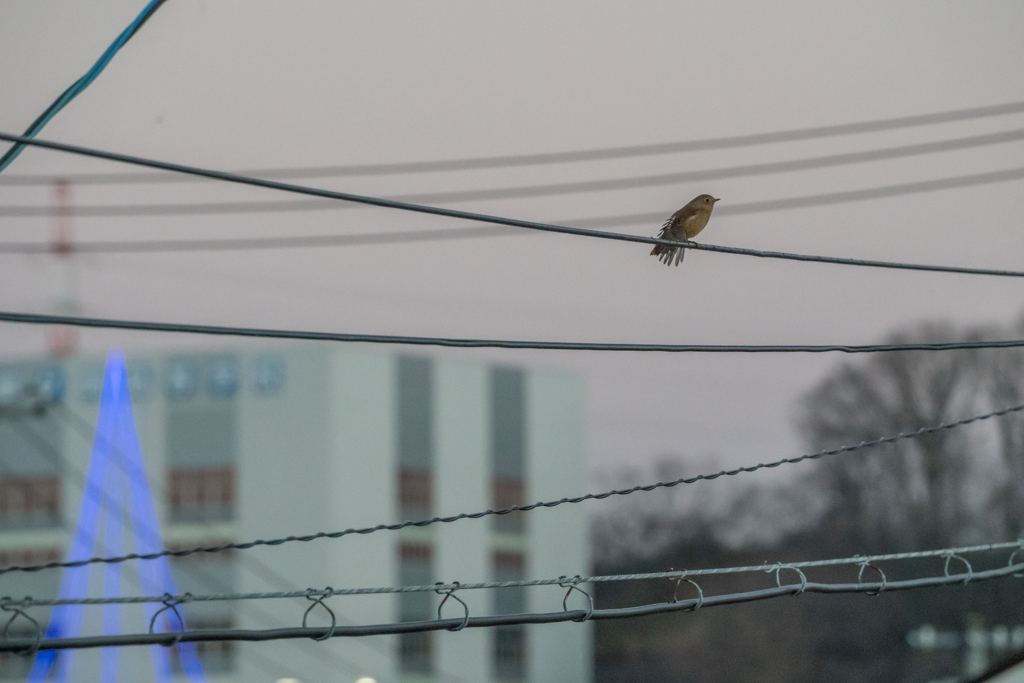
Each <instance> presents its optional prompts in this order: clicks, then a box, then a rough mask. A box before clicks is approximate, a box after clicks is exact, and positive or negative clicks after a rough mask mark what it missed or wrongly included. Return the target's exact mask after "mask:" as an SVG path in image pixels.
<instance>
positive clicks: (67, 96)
mask: <svg viewBox="0 0 1024 683" xmlns="http://www.w3.org/2000/svg"><path fill="white" fill-rule="evenodd" d="M163 4H164V0H151V2H150V3H149V4H148V5H146V8H145V9H143V10H142V13H141V14H139V16H137V17H135V21H133V22H132V23H131V24H129V25H128V28H126V29H125V30H124V31H122V32H121V35H119V36H118V37H117V39H116V40H114V42H113V43H112V44H111V45H110V47H108V48H107V49H106V51H105V52H104V53H103V54H102V55H100V58H99V60H97V62H96V63H95V64H93V65H92V68H91V69H89V70H88V71H87V72H86V73H85V75H84V76H82V77H81V78H79V79H78V80H77V81H75V82H74V83H72V84H71V86H70V87H68V89H67V90H65V91H64V92H63V93H61V95H60V97H58V98H57V99H56V100H54V102H53V104H51V105H50V106H49V107H47V108H46V110H45V111H44V112H43V113H42V114H40V115H39V117H38V118H36V120H35V121H33V122H32V125H30V126H29V127H28V128H27V129H26V130H25V132H24V133H22V136H23V137H26V138H33V137H35V136H36V134H37V133H39V131H41V130H42V129H43V126H45V125H46V124H47V123H49V122H50V119H52V118H53V117H54V116H56V115H57V112H59V111H60V110H61V109H63V108H64V107H65V106H66V105H67V104H68V102H70V101H71V100H73V99H75V98H76V97H77V96H78V95H79V94H80V93H81V92H82V91H83V90H85V89H86V88H88V87H89V84H91V83H92V82H93V81H94V80H96V77H97V76H99V75H100V73H101V72H102V71H103V70H104V69H105V68H106V67H107V64H109V63H110V60H112V59H113V58H114V55H116V54H117V52H118V50H120V49H121V48H122V47H124V44H125V43H127V42H128V41H129V40H130V39H131V38H132V36H134V35H135V34H136V33H138V31H139V29H140V28H142V25H143V24H145V23H146V22H147V21H148V20H149V18H150V17H151V16H153V14H154V13H155V12H156V11H157V10H158V9H160V6H161V5H163ZM24 148H25V143H23V142H17V143H16V144H15V145H14V146H13V147H11V148H10V149H8V150H7V152H5V153H4V155H3V156H2V157H0V172H3V170H4V169H5V168H7V166H8V165H10V163H11V162H12V161H14V159H15V158H17V156H18V155H19V154H21V151H22V150H23V149H24Z"/></svg>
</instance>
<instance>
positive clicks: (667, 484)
mask: <svg viewBox="0 0 1024 683" xmlns="http://www.w3.org/2000/svg"><path fill="white" fill-rule="evenodd" d="M1021 411H1024V405H1018V406H1012V407H1009V408H1003V409H1002V410H996V411H993V412H990V413H985V414H983V415H975V416H974V417H969V418H966V419H963V420H957V421H956V422H946V423H942V424H939V425H934V426H931V427H922V428H920V429H918V430H915V431H912V432H902V433H900V434H896V435H894V436H887V437H882V438H879V439H873V440H871V441H862V442H860V443H859V444H856V445H851V446H844V447H842V448H834V449H830V450H823V451H819V452H817V453H812V454H808V455H802V456H799V457H796V458H784V459H782V460H776V461H775V462H770V463H760V464H757V465H753V466H750V467H737V468H736V469H733V470H722V471H720V472H717V473H715V474H698V475H696V476H693V477H683V478H680V479H675V480H672V481H661V482H656V483H654V484H647V485H645V486H634V487H632V488H628V489H613V490H611V491H605V492H604V493H588V494H585V495H582V496H578V497H576V498H562V499H560V500H552V501H547V502H538V503H533V504H532V505H522V506H520V505H513V506H511V507H507V508H504V509H501V510H490V509H488V510H484V511H481V512H473V513H466V512H463V513H459V514H457V515H452V516H449V517H432V518H430V519H425V520H420V521H406V522H401V523H398V524H378V525H376V526H371V527H362V528H349V529H344V530H341V531H331V532H326V531H321V532H317V533H315V534H308V535H305V536H286V537H284V538H276V539H272V540H262V539H257V540H255V541H249V542H246V543H224V544H221V545H217V546H207V547H197V548H188V549H182V550H164V551H162V552H159V553H149V554H142V555H140V554H138V553H130V554H128V555H121V556H118V557H93V558H90V559H88V560H80V561H76V562H50V563H48V564H38V565H30V566H17V565H14V566H8V567H0V575H3V574H7V573H10V572H37V571H42V570H44V569H58V568H67V567H81V566H83V565H87V564H98V563H102V564H113V563H119V562H127V561H129V560H155V559H157V558H159V557H164V556H169V557H186V556H188V555H194V554H196V553H219V552H224V551H226V550H248V549H250V548H255V547H257V546H278V545H283V544H285V543H292V542H296V541H298V542H303V543H308V542H309V541H315V540H318V539H321V538H342V537H344V536H352V535H360V536H366V535H368V534H372V533H376V532H378V531H399V530H401V529H406V528H409V527H425V526H430V525H433V524H438V523H446V524H448V523H451V522H457V521H459V520H463V519H480V518H482V517H489V516H493V515H507V514H511V513H513V512H530V511H532V510H536V509H540V508H554V507H558V506H560V505H566V504H577V503H582V502H584V501H587V500H603V499H605V498H610V497H612V496H628V495H630V494H633V493H637V492H640V491H643V492H648V491H654V490H656V489H661V488H673V487H675V486H680V485H684V484H694V483H696V482H698V481H713V480H715V479H718V478H719V477H723V476H735V475H738V474H742V473H750V472H756V471H758V470H761V469H770V468H774V467H779V466H781V465H787V464H795V463H798V462H803V461H805V460H815V459H818V458H823V457H826V456H830V455H838V454H840V453H851V452H853V451H858V450H861V449H864V448H871V447H874V446H880V445H883V444H889V443H895V442H897V441H902V440H904V439H914V438H918V437H921V436H924V435H927V434H934V433H936V432H940V431H944V430H951V429H958V428H960V427H964V426H967V425H969V424H973V423H975V422H980V421H983V420H988V419H991V418H995V417H1002V416H1004V415H1009V414H1011V413H1017V412H1021ZM926 552H927V551H926ZM921 557H924V556H923V555H922V556H921ZM883 559H884V558H883ZM675 573H676V574H677V573H678V572H675Z"/></svg>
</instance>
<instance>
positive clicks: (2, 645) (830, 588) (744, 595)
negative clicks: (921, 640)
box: [0, 564, 1024, 652]
mask: <svg viewBox="0 0 1024 683" xmlns="http://www.w3.org/2000/svg"><path fill="white" fill-rule="evenodd" d="M1021 569H1024V564H1018V565H1013V566H1010V567H1001V568H999V569H992V570H988V571H982V572H974V574H973V575H972V576H971V577H970V580H971V582H980V581H989V580H993V579H999V578H1005V577H1008V576H1011V575H1012V574H1013V573H1014V572H1018V571H1020V570H1021ZM966 578H968V577H967V575H966V574H954V575H951V576H934V577H925V578H918V579H906V580H903V581H889V582H888V583H886V585H885V586H884V588H885V591H886V593H890V592H893V591H900V590H910V589H915V588H935V587H939V586H949V585H955V584H961V585H963V583H964V580H965V579H966ZM882 587H883V586H882V584H881V583H841V584H833V583H810V582H808V583H806V584H804V585H801V584H792V585H783V586H779V587H772V588H766V589H761V590H754V591H745V592H741V593H727V594H723V595H714V596H702V597H700V598H696V599H689V600H678V601H676V602H662V603H653V604H647V605H639V606H635V607H620V608H612V609H594V610H592V611H591V610H568V611H560V612H546V613H536V612H535V613H529V614H510V615H500V616H486V617H468V618H467V617H459V618H455V619H432V620H429V621H411V622H401V623H387V624H373V625H366V626H328V627H325V626H321V627H312V628H277V629H265V630H242V629H204V630H201V631H186V632H185V633H183V634H180V642H213V641H217V642H223V641H249V642H260V641H270V640H284V639H289V638H317V637H321V638H322V637H324V636H325V635H327V634H330V637H333V638H343V637H360V636H372V635H394V634H399V633H420V632H424V631H441V630H453V629H455V628H459V627H468V628H481V627H494V626H510V625H518V624H553V623H561V622H571V621H577V622H578V621H582V620H583V619H588V620H590V619H625V618H632V617H641V616H647V615H651V614H664V613H667V612H681V611H690V610H692V609H693V608H694V607H695V606H696V605H697V602H698V600H699V601H700V604H701V609H706V608H708V607H717V606H721V605H734V604H739V603H746V602H756V601H761V600H768V599H772V598H779V597H783V596H794V595H802V594H804V593H823V594H827V595H837V594H848V593H866V594H870V593H872V592H874V593H877V592H878V591H879V590H880V589H881V588H882ZM178 638H179V634H175V633H171V634H168V633H152V634H150V633H145V634H143V633H138V634H124V635H105V636H84V637H78V638H49V639H45V640H43V641H42V642H41V643H40V645H39V649H41V650H70V649H86V648H95V647H123V646H128V645H167V644H173V642H175V641H176V639H178ZM34 644H35V639H34V638H9V639H6V640H0V652H16V651H19V650H24V649H25V648H27V647H31V646H33V645H34Z"/></svg>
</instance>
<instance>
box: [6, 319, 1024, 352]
mask: <svg viewBox="0 0 1024 683" xmlns="http://www.w3.org/2000/svg"><path fill="white" fill-rule="evenodd" d="M0 322H10V323H21V324H29V325H69V326H73V327H91V328H101V329H114V330H139V331H144V332H175V333H184V334H208V335H215V336H229V337H256V338H262V339H303V340H306V341H330V342H340V343H357V342H358V343H369V344H404V345H409V346H442V347H454V348H496V349H534V350H548V351H615V352H637V353H650V352H658V353H832V352H839V353H882V352H890V351H955V350H965V349H1009V348H1019V347H1022V346H1024V339H1008V340H1001V341H962V342H944V343H926V342H917V343H911V344H864V345H840V344H819V345H815V344H788V345H787V344H617V343H603V342H557V341H520V340H512V339H463V338H454V337H412V336H402V335H384V334H349V333H342V332H305V331H301V330H281V329H265V328H254V327H226V326H221V325H191V324H185V323H160V322H143V321H137V320H117V319H110V318H84V317H78V316H69V315H50V314H44V313H13V312H8V311H0Z"/></svg>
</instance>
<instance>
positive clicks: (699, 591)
mask: <svg viewBox="0 0 1024 683" xmlns="http://www.w3.org/2000/svg"><path fill="white" fill-rule="evenodd" d="M669 571H672V568H671V567H669ZM668 580H669V581H675V582H676V588H675V590H673V591H672V603H673V604H674V603H677V602H679V584H681V583H682V582H683V581H685V582H686V583H688V584H690V585H691V586H693V587H694V588H696V589H697V603H696V604H695V605H694V606H693V607H691V608H690V609H689V610H687V611H688V612H696V611H697V610H699V609H700V608H701V605H703V604H704V591H703V590H702V589H701V587H700V586H698V585H697V582H696V581H694V580H693V579H688V578H686V572H685V571H683V572H680V573H679V576H677V577H675V578H672V577H669V579H668Z"/></svg>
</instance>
